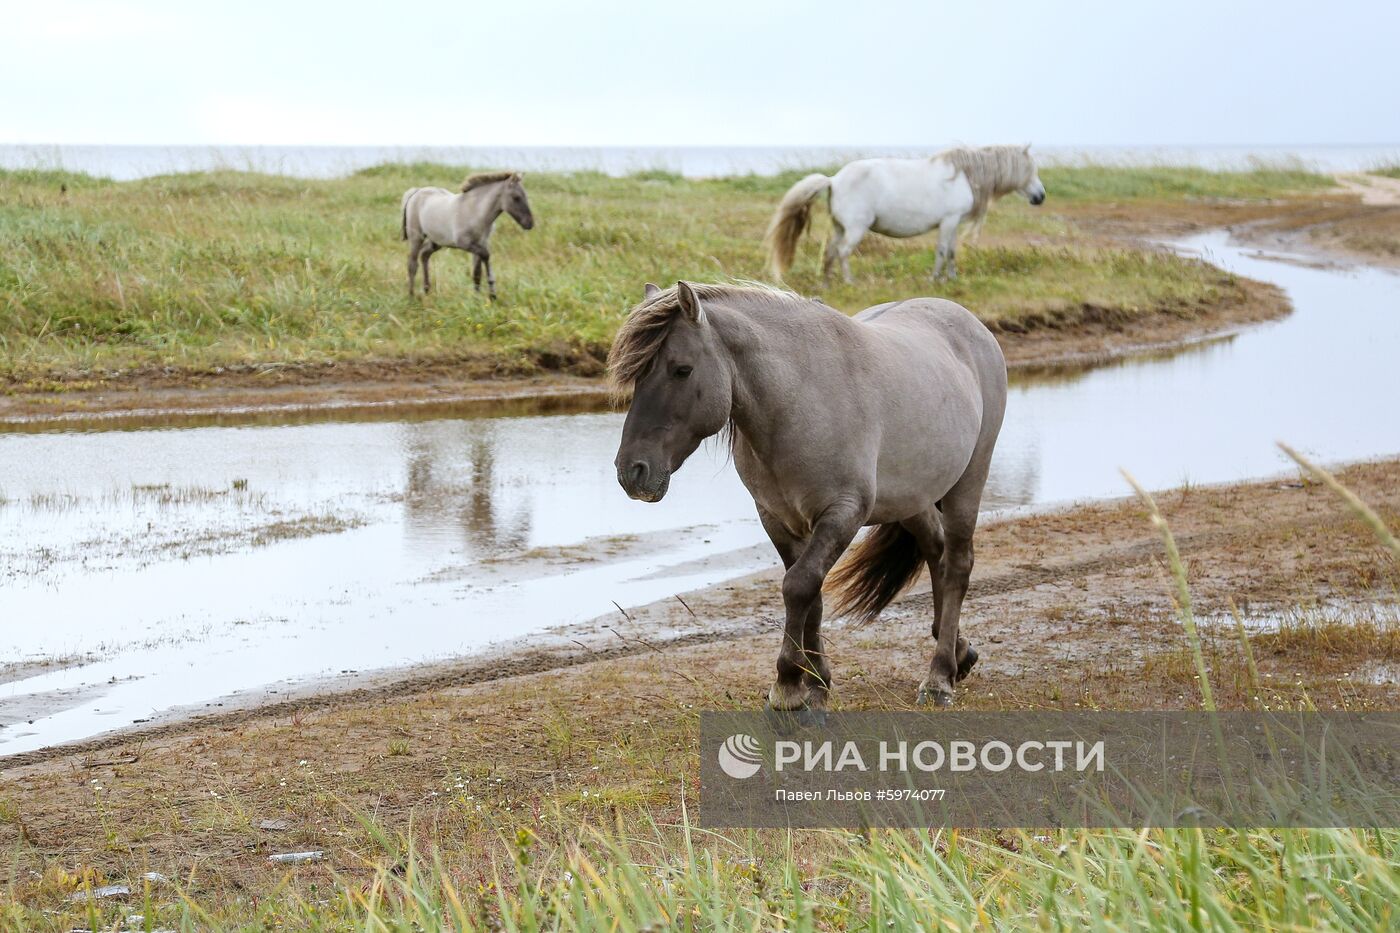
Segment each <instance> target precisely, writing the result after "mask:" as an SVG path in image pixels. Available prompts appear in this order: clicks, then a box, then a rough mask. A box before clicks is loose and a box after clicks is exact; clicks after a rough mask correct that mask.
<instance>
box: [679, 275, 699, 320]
mask: <svg viewBox="0 0 1400 933" xmlns="http://www.w3.org/2000/svg"><path fill="white" fill-rule="evenodd" d="M676 299H677V301H679V303H680V306H681V313H682V314H684V315H685V316H686V319H687V320H689V321H690V322H691V323H693V324H700V323H702V322H703V321H704V320H705V309H704V308H702V307H700V296H699V295H697V294H696V293H695V287H694V286H693V285H691V284H690V283H689V282H677V283H676Z"/></svg>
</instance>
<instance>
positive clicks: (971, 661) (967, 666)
mask: <svg viewBox="0 0 1400 933" xmlns="http://www.w3.org/2000/svg"><path fill="white" fill-rule="evenodd" d="M976 665H977V649H976V648H974V647H972V646H971V645H968V646H967V653H966V654H964V655H963V659H962V660H961V661H959V662H958V677H957V679H958V680H962V679H963V678H964V677H966V676H967V675H968V674H971V673H972V669H973V667H975V666H976Z"/></svg>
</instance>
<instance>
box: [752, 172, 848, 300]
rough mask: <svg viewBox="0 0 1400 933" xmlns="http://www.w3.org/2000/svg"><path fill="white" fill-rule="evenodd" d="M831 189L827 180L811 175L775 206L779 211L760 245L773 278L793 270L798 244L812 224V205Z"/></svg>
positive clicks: (828, 179)
mask: <svg viewBox="0 0 1400 933" xmlns="http://www.w3.org/2000/svg"><path fill="white" fill-rule="evenodd" d="M830 187H831V179H830V178H829V177H828V176H826V175H822V174H821V173H819V172H818V173H813V174H811V175H808V176H807V177H806V178H804V179H802V180H801V181H799V182H798V183H797V184H795V185H793V186H792V187H791V188H789V189H788V193H787V194H785V195H783V199H782V200H781V201H780V202H778V209H777V210H776V211H774V212H773V219H772V220H771V221H769V222H768V232H767V233H765V234H764V235H763V244H764V245H765V246H766V247H768V268H769V269H770V270H772V272H773V275H774V276H775V277H777V278H779V279H781V278H782V277H783V276H784V275H787V271H788V269H790V268H792V257H793V255H794V254H796V252H797V241H798V240H799V239H801V238H802V234H803V232H804V231H805V230H806V229H807V225H808V224H809V223H811V221H812V201H813V200H815V199H816V197H817V195H819V194H821V193H822V192H823V191H825V190H827V189H828V188H830Z"/></svg>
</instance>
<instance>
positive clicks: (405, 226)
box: [399, 188, 418, 240]
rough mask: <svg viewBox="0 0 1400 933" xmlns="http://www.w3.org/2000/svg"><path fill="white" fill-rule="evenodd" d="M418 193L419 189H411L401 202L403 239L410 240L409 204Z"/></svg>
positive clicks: (400, 213) (400, 217) (400, 219)
mask: <svg viewBox="0 0 1400 933" xmlns="http://www.w3.org/2000/svg"><path fill="white" fill-rule="evenodd" d="M417 193H418V189H417V188H409V189H408V190H407V191H405V192H404V193H403V200H402V201H401V202H399V221H400V224H401V226H400V230H401V232H402V233H403V237H402V239H405V240H407V239H408V202H409V201H410V200H412V199H413V196H414V195H415V194H417Z"/></svg>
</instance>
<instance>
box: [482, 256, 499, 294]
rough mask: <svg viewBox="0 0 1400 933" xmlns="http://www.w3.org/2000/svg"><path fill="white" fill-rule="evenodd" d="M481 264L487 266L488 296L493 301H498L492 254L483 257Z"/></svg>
mask: <svg viewBox="0 0 1400 933" xmlns="http://www.w3.org/2000/svg"><path fill="white" fill-rule="evenodd" d="M481 262H482V264H483V265H484V266H486V295H487V297H488V298H490V299H491V300H492V301H495V300H496V276H495V274H494V273H492V271H491V254H490V253H488V254H486V255H485V256H482V257H481Z"/></svg>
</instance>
